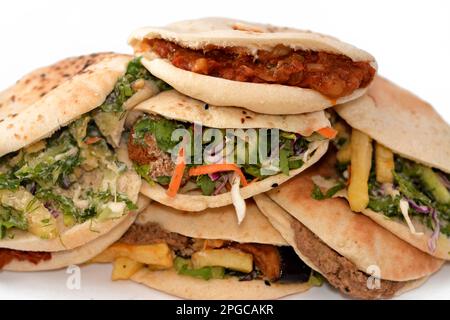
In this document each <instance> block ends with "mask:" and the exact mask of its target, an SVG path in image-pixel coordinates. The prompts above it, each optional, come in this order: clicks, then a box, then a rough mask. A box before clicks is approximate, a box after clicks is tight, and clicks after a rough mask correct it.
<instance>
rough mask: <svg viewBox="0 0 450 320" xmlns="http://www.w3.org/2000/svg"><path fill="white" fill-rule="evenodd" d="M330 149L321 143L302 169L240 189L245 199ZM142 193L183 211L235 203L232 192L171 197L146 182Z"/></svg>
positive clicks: (284, 179) (296, 172)
mask: <svg viewBox="0 0 450 320" xmlns="http://www.w3.org/2000/svg"><path fill="white" fill-rule="evenodd" d="M327 148H328V141H321V143H320V144H319V145H318V146H317V149H316V151H315V152H314V154H313V156H312V157H311V158H310V159H309V161H308V162H306V163H305V164H304V165H303V166H302V167H300V168H298V169H295V170H291V171H290V172H289V175H288V176H287V175H284V174H277V175H275V176H271V177H268V178H266V179H264V180H260V181H257V182H254V183H251V184H249V185H248V186H246V187H242V188H240V189H239V192H240V195H241V197H242V198H243V199H248V198H251V197H253V196H255V195H257V194H260V193H263V192H266V191H269V190H271V189H273V188H275V187H277V186H279V185H280V184H282V183H284V182H286V181H288V180H289V179H291V178H293V177H294V176H296V175H297V174H299V173H300V172H302V171H303V170H306V169H307V168H309V167H310V166H312V165H313V164H314V163H315V162H317V161H318V160H319V159H320V158H321V157H322V155H324V154H325V153H326V151H327ZM141 193H142V194H144V195H145V196H147V197H149V198H150V199H152V200H154V201H157V202H159V203H162V204H164V205H166V206H169V207H172V208H175V209H178V210H183V211H202V210H205V209H207V208H220V207H224V206H227V205H229V204H232V203H233V200H232V198H231V192H227V193H222V194H219V195H216V196H204V195H199V194H190V193H186V194H177V195H176V196H175V197H169V196H168V195H167V192H166V189H164V188H163V187H162V186H160V185H159V184H156V183H155V184H153V185H150V184H148V183H147V182H146V181H142V187H141Z"/></svg>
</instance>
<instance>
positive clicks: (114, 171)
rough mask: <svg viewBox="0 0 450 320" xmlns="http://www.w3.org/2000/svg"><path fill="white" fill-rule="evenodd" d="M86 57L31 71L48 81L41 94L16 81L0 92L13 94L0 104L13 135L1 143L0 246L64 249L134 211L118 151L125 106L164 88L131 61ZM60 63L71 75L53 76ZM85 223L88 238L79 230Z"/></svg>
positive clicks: (128, 174) (127, 166)
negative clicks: (51, 85)
mask: <svg viewBox="0 0 450 320" xmlns="http://www.w3.org/2000/svg"><path fill="white" fill-rule="evenodd" d="M89 57H90V58H89V59H90V60H87V62H86V63H85V64H84V66H83V67H81V68H78V67H76V63H77V61H79V60H82V59H85V58H84V57H80V58H77V59H78V60H77V59H73V61H72V60H70V62H67V61H68V60H69V59H68V60H67V61H66V60H64V61H62V62H59V63H58V64H56V65H55V66H53V67H49V68H47V69H45V68H44V69H41V70H39V74H40V75H39V78H40V79H44V78H46V77H47V74H48V77H49V79H48V80H47V81H50V79H51V81H55V82H56V85H55V87H56V88H54V89H52V90H50V91H48V92H44V93H42V94H40V95H39V98H37V97H35V96H36V95H34V92H31V93H29V92H27V90H24V89H22V90H23V94H22V95H20V92H19V86H22V83H21V82H19V83H18V84H17V85H16V87H12V88H10V89H9V90H7V91H6V92H4V93H2V96H3V97H4V96H8V95H10V94H13V96H12V97H14V99H12V98H10V99H9V100H8V101H13V103H9V104H7V105H6V106H5V108H7V110H8V111H10V112H11V111H12V110H13V111H14V112H15V113H14V114H15V116H13V117H9V116H6V118H5V119H4V120H3V121H2V122H1V123H0V127H1V128H0V130H3V131H4V133H5V138H6V139H7V138H8V137H9V136H11V137H12V138H11V141H10V142H11V143H9V144H8V143H5V144H3V148H1V153H2V155H3V156H2V157H1V158H0V238H1V239H2V240H0V247H5V248H10V249H18V250H25V251H27V250H33V251H58V250H69V249H72V248H74V247H77V246H80V245H82V244H84V243H86V242H87V241H90V240H93V239H95V238H96V237H98V236H100V235H101V234H102V233H104V232H107V231H108V230H109V229H110V228H112V227H113V226H114V225H116V224H118V223H119V222H120V221H122V220H123V218H124V217H125V216H126V215H127V214H128V213H129V212H131V211H134V210H136V209H137V207H136V202H137V197H138V191H139V187H140V179H139V176H138V175H137V174H136V173H135V172H134V170H133V169H132V165H131V163H130V162H129V159H128V157H127V154H126V152H122V151H121V149H123V147H124V143H120V137H121V131H122V128H123V123H124V121H125V116H126V114H127V112H128V110H129V109H131V108H133V107H134V106H135V105H136V104H138V103H139V102H141V101H143V100H145V99H147V98H148V97H150V96H151V95H153V94H155V93H156V92H158V91H159V89H160V88H164V87H165V85H164V84H163V83H161V82H160V81H156V80H155V78H154V77H152V76H151V75H150V73H149V72H148V71H147V70H146V69H145V68H144V67H143V66H142V65H141V63H140V60H139V59H131V58H130V57H129V56H125V55H116V54H102V55H98V56H97V55H92V56H89ZM89 61H90V62H89ZM68 63H70V64H69V65H67V66H66V64H68ZM71 64H72V65H71ZM63 67H66V68H67V71H66V72H70V71H69V70H70V69H69V68H70V67H72V68H73V69H75V70H76V72H75V70H74V71H73V74H72V75H71V74H69V73H67V76H64V77H56V75H55V73H56V72H57V71H56V70H61V68H63ZM44 70H46V72H45V73H44ZM36 72H37V71H35V72H34V73H32V74H30V75H29V76H27V77H26V78H24V79H25V82H30V81H32V80H28V81H26V79H33V78H30V77H35V76H36V75H35V74H36ZM51 77H56V78H57V79H58V80H53V79H52V78H51ZM61 78H63V79H64V80H61ZM67 78H68V79H67ZM41 81H43V80H41ZM25 89H26V87H25ZM102 98H103V99H102ZM26 125H29V130H28V131H27V132H24V127H25V126H26ZM61 126H62V128H61ZM16 128H17V129H16ZM112 129H113V130H112ZM84 229H89V230H91V232H90V233H91V235H89V236H85V237H84V236H83V237H81V236H77V233H78V234H79V235H82V234H84V233H83V232H84ZM77 230H78V231H77ZM30 235H31V237H30ZM43 240H44V241H43ZM45 240H48V241H47V242H45Z"/></svg>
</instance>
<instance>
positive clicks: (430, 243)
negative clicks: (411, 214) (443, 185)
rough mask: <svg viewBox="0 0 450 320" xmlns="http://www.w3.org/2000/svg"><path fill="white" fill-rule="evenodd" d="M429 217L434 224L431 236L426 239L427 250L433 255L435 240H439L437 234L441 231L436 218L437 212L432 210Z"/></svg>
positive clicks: (435, 245)
mask: <svg viewBox="0 0 450 320" xmlns="http://www.w3.org/2000/svg"><path fill="white" fill-rule="evenodd" d="M431 217H432V218H433V222H434V230H433V234H432V235H431V237H430V239H428V249H429V250H430V252H431V253H433V252H435V251H436V247H437V240H438V238H439V233H440V231H441V226H440V222H439V218H438V216H437V211H436V209H434V208H433V209H432V211H431Z"/></svg>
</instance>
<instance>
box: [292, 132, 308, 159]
mask: <svg viewBox="0 0 450 320" xmlns="http://www.w3.org/2000/svg"><path fill="white" fill-rule="evenodd" d="M295 136H296V137H297V138H296V139H295V140H294V156H299V155H301V154H302V153H303V152H305V151H306V149H305V148H302V147H300V146H298V145H297V141H298V140H300V139H302V138H303V136H302V135H301V134H299V133H296V134H295Z"/></svg>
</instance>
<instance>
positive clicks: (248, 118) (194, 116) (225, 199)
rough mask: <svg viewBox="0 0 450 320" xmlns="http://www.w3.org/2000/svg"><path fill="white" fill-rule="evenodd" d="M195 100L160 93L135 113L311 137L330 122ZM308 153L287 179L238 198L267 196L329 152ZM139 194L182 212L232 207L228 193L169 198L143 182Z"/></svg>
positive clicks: (320, 116)
mask: <svg viewBox="0 0 450 320" xmlns="http://www.w3.org/2000/svg"><path fill="white" fill-rule="evenodd" d="M204 106H205V104H204V103H203V102H200V101H198V100H195V99H192V98H189V97H186V96H184V95H182V94H180V93H177V92H176V91H174V90H171V91H166V92H162V93H160V94H158V95H156V96H154V97H152V98H150V99H148V100H146V101H144V102H142V103H141V104H139V105H138V106H136V108H135V109H134V111H142V112H146V113H151V114H158V115H161V116H163V117H166V118H169V119H176V120H181V121H188V122H196V123H201V124H202V125H203V126H206V127H211V128H233V129H240V128H242V129H246V128H277V129H280V130H288V131H289V132H298V133H300V134H302V135H305V136H308V135H311V134H312V133H313V132H314V131H317V130H319V129H321V128H324V127H329V126H330V122H329V120H328V119H327V118H326V116H325V113H324V112H323V111H319V112H314V113H309V114H298V115H288V116H272V115H265V114H257V113H253V112H250V111H245V110H243V109H240V108H223V107H216V106H208V108H207V109H206V110H205V108H204ZM311 148H312V149H311V151H313V150H315V152H314V153H313V155H312V156H311V158H310V159H309V161H307V162H306V163H305V164H304V165H303V166H302V167H300V168H298V169H295V170H291V171H290V173H289V176H287V175H284V174H277V175H274V176H271V177H268V178H266V179H263V180H261V181H257V182H255V183H251V184H250V185H249V186H247V187H243V188H241V189H240V193H241V196H242V197H243V198H244V199H248V198H250V197H252V196H254V195H255V194H258V193H262V192H266V191H268V190H270V189H272V188H274V187H275V186H277V185H280V184H281V183H283V182H285V181H287V180H289V179H290V178H292V177H293V176H295V175H297V174H298V173H300V172H302V171H303V170H305V169H306V168H308V167H309V166H311V165H312V164H314V163H315V162H316V161H318V160H319V159H320V158H321V157H322V155H323V154H325V152H326V150H327V148H328V140H323V141H317V142H313V143H311ZM141 193H143V194H144V195H146V196H147V197H149V198H150V199H153V200H155V201H157V202H159V203H162V204H164V205H166V206H170V207H172V208H175V209H178V210H183V211H202V210H205V209H206V208H218V207H224V206H227V205H229V204H231V203H232V199H231V193H230V192H227V193H223V194H219V195H216V196H204V195H199V194H195V193H186V194H177V195H176V196H175V197H169V196H168V195H167V194H166V189H165V188H163V187H162V186H160V185H159V184H156V183H155V184H153V185H150V184H148V183H147V182H145V181H143V182H142V188H141Z"/></svg>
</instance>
